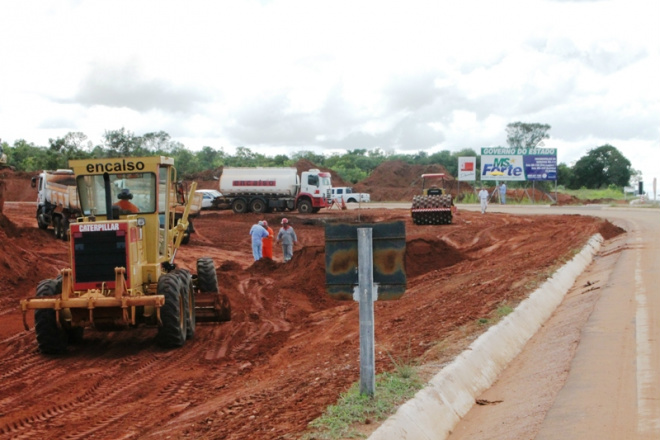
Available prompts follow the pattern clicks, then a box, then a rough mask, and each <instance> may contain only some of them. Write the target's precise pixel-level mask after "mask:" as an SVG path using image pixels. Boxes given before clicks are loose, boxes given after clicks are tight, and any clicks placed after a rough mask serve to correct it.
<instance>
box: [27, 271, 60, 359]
mask: <svg viewBox="0 0 660 440" xmlns="http://www.w3.org/2000/svg"><path fill="white" fill-rule="evenodd" d="M61 289H62V287H61V286H59V289H58V283H57V280H52V279H47V280H43V281H41V282H40V283H39V285H38V286H37V297H38V298H43V297H48V296H54V295H57V294H58V293H59V292H58V290H60V291H61ZM34 331H35V333H36V336H37V345H38V346H39V351H41V352H42V353H44V354H62V353H65V352H66V346H67V343H68V337H67V333H66V331H65V330H64V329H63V328H62V327H59V326H58V325H57V320H56V314H55V310H54V309H37V310H35V311H34Z"/></svg>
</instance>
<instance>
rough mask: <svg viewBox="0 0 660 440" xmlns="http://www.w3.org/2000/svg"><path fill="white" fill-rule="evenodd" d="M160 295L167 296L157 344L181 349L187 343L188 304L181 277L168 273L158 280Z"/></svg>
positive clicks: (162, 308)
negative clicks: (186, 313)
mask: <svg viewBox="0 0 660 440" xmlns="http://www.w3.org/2000/svg"><path fill="white" fill-rule="evenodd" d="M158 294H159V295H163V296H165V304H164V305H163V307H161V308H160V318H161V320H162V321H163V325H162V326H161V327H159V328H158V336H157V342H158V345H160V346H161V347H166V348H173V347H181V346H183V344H185V342H186V334H187V333H188V331H187V328H186V315H185V311H186V304H185V302H184V300H183V288H182V287H181V281H180V280H179V277H177V276H176V274H174V273H166V274H165V275H163V276H161V277H160V279H159V280H158Z"/></svg>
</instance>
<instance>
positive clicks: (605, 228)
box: [598, 220, 626, 240]
mask: <svg viewBox="0 0 660 440" xmlns="http://www.w3.org/2000/svg"><path fill="white" fill-rule="evenodd" d="M598 232H599V233H600V235H602V236H603V238H604V239H605V240H609V239H610V238H614V237H616V236H617V235H621V234H624V233H625V232H626V230H625V229H623V228H620V227H618V226H616V225H613V224H612V223H610V222H608V221H607V220H605V221H603V222H602V223H601V225H600V228H598Z"/></svg>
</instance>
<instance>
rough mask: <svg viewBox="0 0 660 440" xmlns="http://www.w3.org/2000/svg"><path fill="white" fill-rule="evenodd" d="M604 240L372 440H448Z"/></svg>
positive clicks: (566, 267)
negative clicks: (450, 434)
mask: <svg viewBox="0 0 660 440" xmlns="http://www.w3.org/2000/svg"><path fill="white" fill-rule="evenodd" d="M602 242H603V237H602V236H601V235H600V234H596V235H594V236H593V237H591V238H590V239H589V241H588V242H587V244H586V245H585V247H584V248H583V249H582V251H581V252H580V253H579V254H577V255H576V256H575V257H574V258H573V259H572V260H571V261H569V262H568V263H566V264H565V265H564V266H563V267H562V268H561V269H559V270H558V271H557V272H555V274H554V275H553V276H552V277H551V278H549V279H548V280H547V281H546V282H545V283H543V285H541V287H539V288H538V289H536V290H535V291H534V292H532V294H531V295H530V296H529V297H528V298H527V299H526V300H524V301H523V302H521V303H520V305H519V306H518V307H516V309H515V310H514V311H513V312H512V313H510V314H509V315H507V316H506V317H505V318H504V319H502V321H500V322H499V323H498V324H497V325H495V326H493V327H491V328H489V329H488V331H486V332H485V333H484V334H482V335H481V336H479V338H477V339H476V340H475V341H474V342H473V343H472V344H471V345H470V347H469V348H468V349H467V350H465V351H464V352H463V353H461V354H460V355H459V356H458V357H457V358H456V359H455V360H454V361H453V362H452V363H451V364H449V365H448V366H446V367H445V368H443V369H442V370H441V371H440V372H439V373H438V374H436V375H435V376H434V377H433V379H431V381H430V382H429V383H428V384H427V386H426V387H425V388H424V389H422V390H421V391H419V392H418V393H417V394H416V395H415V397H414V398H413V399H411V400H409V401H408V402H406V403H405V404H403V405H402V406H401V407H400V408H399V409H398V410H397V412H396V413H395V414H394V415H392V416H391V417H390V418H388V419H387V420H386V421H385V422H384V423H383V424H382V425H381V426H380V427H379V428H378V429H377V430H376V431H374V432H373V433H372V434H371V435H370V436H369V440H441V439H445V438H447V436H448V435H449V433H450V432H451V430H452V429H454V426H456V424H457V423H458V422H459V420H460V419H461V417H463V416H464V415H465V414H467V412H468V411H469V410H470V408H472V405H474V402H475V399H476V398H477V397H478V396H479V395H480V394H481V393H482V392H484V391H485V390H487V389H488V388H490V386H491V385H492V384H493V383H494V382H495V380H496V379H497V377H498V376H499V374H500V373H501V372H502V371H503V370H504V368H506V366H507V365H508V364H509V362H511V361H512V360H513V359H514V358H515V357H516V356H517V355H518V353H520V351H521V350H522V348H523V346H524V345H525V343H526V342H527V341H528V340H529V339H530V338H531V337H532V336H533V335H534V334H535V333H536V332H537V331H538V329H539V328H541V325H543V323H544V322H545V321H546V320H547V319H548V318H549V317H550V315H551V314H552V312H554V310H555V309H556V308H557V306H559V304H561V302H562V300H563V298H564V296H565V295H566V293H567V292H568V290H569V289H570V288H571V286H572V285H573V283H575V280H576V279H577V277H578V276H579V275H580V274H581V273H582V272H583V271H584V269H585V268H586V267H587V266H588V265H589V264H590V263H591V261H592V259H593V256H594V255H595V254H596V253H597V252H598V250H599V249H600V245H601V243H602Z"/></svg>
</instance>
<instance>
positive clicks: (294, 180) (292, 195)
mask: <svg viewBox="0 0 660 440" xmlns="http://www.w3.org/2000/svg"><path fill="white" fill-rule="evenodd" d="M219 190H220V192H221V193H222V200H220V201H219V203H218V205H219V206H226V207H228V208H231V209H232V210H233V211H234V212H235V213H236V214H243V213H246V212H254V213H257V214H261V213H264V212H273V211H287V210H288V211H293V210H295V209H297V210H298V212H300V213H301V214H308V213H316V212H319V210H321V208H327V207H329V206H330V203H331V190H332V183H331V178H330V173H328V172H322V171H319V170H318V169H310V170H307V171H303V172H302V173H301V174H300V175H298V171H297V170H296V169H295V168H286V167H282V168H264V167H258V168H224V169H223V171H222V175H221V176H220V185H219Z"/></svg>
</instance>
